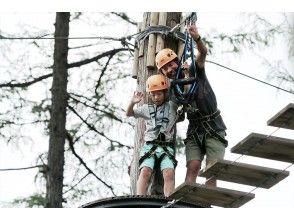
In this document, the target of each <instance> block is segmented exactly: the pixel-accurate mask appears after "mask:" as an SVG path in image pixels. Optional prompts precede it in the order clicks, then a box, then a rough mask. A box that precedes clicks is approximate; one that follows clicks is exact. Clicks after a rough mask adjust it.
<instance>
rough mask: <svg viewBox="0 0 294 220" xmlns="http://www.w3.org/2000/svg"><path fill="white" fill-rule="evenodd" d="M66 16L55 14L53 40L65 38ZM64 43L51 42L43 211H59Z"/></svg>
mask: <svg viewBox="0 0 294 220" xmlns="http://www.w3.org/2000/svg"><path fill="white" fill-rule="evenodd" d="M69 18H70V13H68V12H62V13H56V23H55V34H54V36H55V37H65V38H66V37H68V35H69ZM67 55H68V39H55V45H54V64H53V82H52V88H51V92H52V105H51V119H50V125H49V131H50V134H49V152H48V173H47V186H46V187H47V192H46V199H47V204H46V207H50V208H59V207H62V200H63V199H62V188H63V166H64V143H65V138H66V130H65V125H66V106H67V97H68V95H67V77H68V73H67V65H68V64H67Z"/></svg>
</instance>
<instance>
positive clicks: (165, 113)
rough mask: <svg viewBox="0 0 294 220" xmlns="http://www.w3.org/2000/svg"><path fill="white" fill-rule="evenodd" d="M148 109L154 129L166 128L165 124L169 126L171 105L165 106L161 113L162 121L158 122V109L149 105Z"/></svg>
mask: <svg viewBox="0 0 294 220" xmlns="http://www.w3.org/2000/svg"><path fill="white" fill-rule="evenodd" d="M148 109H149V114H150V118H151V121H152V124H153V127H154V129H156V128H158V129H160V128H161V127H164V126H163V124H166V125H167V124H168V123H169V119H168V115H169V110H170V106H169V105H166V104H164V106H163V108H162V110H161V111H160V115H159V118H161V121H157V119H156V113H157V107H154V105H153V104H148ZM166 127H167V126H166Z"/></svg>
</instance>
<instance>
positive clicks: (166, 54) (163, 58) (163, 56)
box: [155, 48, 178, 70]
mask: <svg viewBox="0 0 294 220" xmlns="http://www.w3.org/2000/svg"><path fill="white" fill-rule="evenodd" d="M177 57H178V56H177V54H176V53H175V52H174V51H173V50H172V49H170V48H165V49H162V50H161V51H159V52H158V53H157V55H156V57H155V63H156V66H157V69H158V70H160V68H161V67H163V66H164V65H165V64H167V63H168V62H170V61H172V60H173V59H175V58H177Z"/></svg>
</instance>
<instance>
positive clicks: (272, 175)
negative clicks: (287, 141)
mask: <svg viewBox="0 0 294 220" xmlns="http://www.w3.org/2000/svg"><path fill="white" fill-rule="evenodd" d="M199 176H201V177H206V178H216V179H218V180H223V181H229V182H234V183H240V184H246V185H250V186H256V187H262V188H266V189H269V188H270V187H272V186H274V185H275V184H277V183H278V182H280V181H281V180H283V179H285V178H286V177H287V176H289V172H288V171H283V170H278V169H273V168H268V167H262V166H256V165H251V164H246V163H239V162H234V161H228V160H219V161H216V162H215V163H214V164H212V165H211V166H209V167H208V168H206V169H203V170H201V171H200V173H199Z"/></svg>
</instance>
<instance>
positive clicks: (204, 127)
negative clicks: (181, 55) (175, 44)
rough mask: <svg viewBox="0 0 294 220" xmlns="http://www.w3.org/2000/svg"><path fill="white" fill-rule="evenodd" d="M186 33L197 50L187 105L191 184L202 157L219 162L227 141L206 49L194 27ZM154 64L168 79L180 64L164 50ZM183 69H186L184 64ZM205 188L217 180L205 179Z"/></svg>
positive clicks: (211, 161)
mask: <svg viewBox="0 0 294 220" xmlns="http://www.w3.org/2000/svg"><path fill="white" fill-rule="evenodd" d="M187 30H188V33H189V34H190V36H191V37H192V38H193V39H194V41H195V42H196V44H197V49H198V55H197V59H196V61H195V66H196V72H197V74H196V83H197V87H196V90H195V92H194V94H193V96H192V99H191V101H190V102H189V103H188V104H187V105H186V111H187V118H188V120H189V126H188V130H187V138H186V140H185V144H186V161H187V164H186V166H187V173H186V179H185V181H186V183H189V184H191V183H195V182H196V178H197V175H198V173H199V170H200V168H201V162H202V160H203V158H204V155H206V166H209V165H210V164H212V163H213V162H215V161H216V160H218V159H223V158H224V154H225V147H226V146H227V141H226V140H225V139H224V136H225V135H226V133H225V130H226V126H225V124H224V122H223V120H222V117H221V116H220V111H219V110H218V109H217V101H216V97H215V94H214V92H213V90H212V88H211V86H210V84H209V81H208V79H207V77H206V74H205V68H204V64H205V59H206V54H207V48H206V46H205V45H204V43H203V41H202V40H201V37H200V35H199V33H198V30H197V27H196V25H195V24H192V25H188V26H187ZM155 61H156V65H157V68H158V70H159V71H160V72H161V73H163V74H164V75H165V76H167V77H168V78H170V79H175V76H176V71H177V68H178V67H179V65H181V64H180V62H179V59H178V57H177V55H176V53H175V52H174V51H173V50H171V49H169V48H166V49H163V50H161V51H159V52H158V54H157V55H156V59H155ZM191 66H192V65H191ZM191 66H190V68H189V72H190V75H195V74H193V71H195V70H194V69H193V68H191ZM183 67H184V68H186V65H183ZM183 67H182V68H183ZM183 75H184V74H183ZM185 75H186V74H185ZM206 185H210V186H216V180H214V179H211V180H208V181H206Z"/></svg>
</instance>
